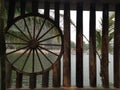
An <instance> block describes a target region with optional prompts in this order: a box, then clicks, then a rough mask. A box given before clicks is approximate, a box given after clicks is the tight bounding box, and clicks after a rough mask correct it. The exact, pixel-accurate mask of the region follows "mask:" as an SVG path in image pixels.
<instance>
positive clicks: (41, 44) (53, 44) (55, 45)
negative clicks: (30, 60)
mask: <svg viewBox="0 0 120 90" xmlns="http://www.w3.org/2000/svg"><path fill="white" fill-rule="evenodd" d="M39 45H45V46H62V45H60V44H39Z"/></svg>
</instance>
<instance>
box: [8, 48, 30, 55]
mask: <svg viewBox="0 0 120 90" xmlns="http://www.w3.org/2000/svg"><path fill="white" fill-rule="evenodd" d="M27 47H28V46H25V47H22V48H19V49H17V50H14V51H12V52H9V53H7V54H6V55H9V54H12V53H15V52H17V51H20V50H22V49H25V48H27Z"/></svg>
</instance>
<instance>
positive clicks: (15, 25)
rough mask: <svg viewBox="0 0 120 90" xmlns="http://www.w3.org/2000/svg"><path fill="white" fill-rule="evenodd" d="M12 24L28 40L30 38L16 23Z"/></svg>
mask: <svg viewBox="0 0 120 90" xmlns="http://www.w3.org/2000/svg"><path fill="white" fill-rule="evenodd" d="M14 25H15V27H16V28H17V29H18V30H19V31H20V32H21V33H22V34H23V35H24V36H25V37H26V38H27V39H28V40H30V39H29V38H28V36H27V35H25V33H24V32H23V31H22V30H21V29H20V28H19V27H18V26H17V25H16V24H14Z"/></svg>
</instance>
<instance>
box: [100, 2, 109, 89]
mask: <svg viewBox="0 0 120 90" xmlns="http://www.w3.org/2000/svg"><path fill="white" fill-rule="evenodd" d="M108 8H109V6H108V4H104V5H103V20H102V60H101V79H102V85H103V87H105V88H107V87H109V76H108V72H109V71H108V63H109V62H108V28H109V20H108V18H109V16H108Z"/></svg>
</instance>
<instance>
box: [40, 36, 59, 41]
mask: <svg viewBox="0 0 120 90" xmlns="http://www.w3.org/2000/svg"><path fill="white" fill-rule="evenodd" d="M58 36H60V34H57V35H55V36H52V37H49V38H46V39H43V40H41V41H39V42H44V41H47V40H50V39H53V38H56V37H58Z"/></svg>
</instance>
